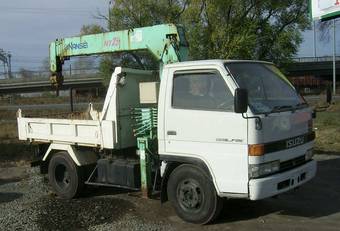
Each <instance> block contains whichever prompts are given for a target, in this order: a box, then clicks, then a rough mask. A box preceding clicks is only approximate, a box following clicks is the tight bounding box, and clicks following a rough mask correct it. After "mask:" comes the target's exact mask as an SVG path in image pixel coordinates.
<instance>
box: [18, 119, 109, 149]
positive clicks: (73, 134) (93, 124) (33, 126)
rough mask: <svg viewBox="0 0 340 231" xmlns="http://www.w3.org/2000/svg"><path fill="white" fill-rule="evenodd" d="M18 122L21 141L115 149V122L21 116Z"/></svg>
mask: <svg viewBox="0 0 340 231" xmlns="http://www.w3.org/2000/svg"><path fill="white" fill-rule="evenodd" d="M19 114H20V113H19ZM17 120H18V133H19V139H20V140H30V141H31V142H46V143H51V142H54V143H67V144H74V145H80V146H90V147H100V148H107V149H113V148H114V141H115V123H114V121H108V120H104V121H99V120H68V119H44V118H24V117H22V116H21V115H19V116H18V118H17Z"/></svg>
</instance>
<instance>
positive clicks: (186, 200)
mask: <svg viewBox="0 0 340 231" xmlns="http://www.w3.org/2000/svg"><path fill="white" fill-rule="evenodd" d="M203 199H204V194H203V191H202V189H201V187H200V185H199V183H198V182H197V181H195V180H193V179H187V180H184V181H182V182H181V183H180V184H179V185H178V188H177V200H178V202H179V205H180V206H181V208H182V209H183V210H185V211H187V212H197V211H199V210H200V209H201V208H202V203H203Z"/></svg>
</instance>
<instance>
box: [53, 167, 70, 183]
mask: <svg viewBox="0 0 340 231" xmlns="http://www.w3.org/2000/svg"><path fill="white" fill-rule="evenodd" d="M55 180H56V183H57V185H58V186H59V187H60V188H61V189H65V188H67V187H68V186H69V185H70V183H71V176H70V173H69V171H68V170H67V168H66V166H65V165H63V164H59V165H57V166H56V168H55Z"/></svg>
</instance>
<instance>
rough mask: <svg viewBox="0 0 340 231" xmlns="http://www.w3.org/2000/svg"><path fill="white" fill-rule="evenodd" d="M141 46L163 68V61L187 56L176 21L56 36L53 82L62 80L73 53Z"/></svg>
mask: <svg viewBox="0 0 340 231" xmlns="http://www.w3.org/2000/svg"><path fill="white" fill-rule="evenodd" d="M138 50H148V51H149V52H150V53H151V54H153V56H154V57H155V58H156V59H157V60H159V62H160V68H162V64H168V63H175V62H180V61H184V60H187V57H188V44H187V42H186V39H185V36H184V29H183V28H182V27H181V26H177V25H174V24H162V25H156V26H150V27H142V28H135V29H129V30H122V31H115V32H107V33H100V34H92V35H83V36H77V37H70V38H62V39H57V40H56V41H54V42H52V43H51V44H50V70H51V72H52V77H51V82H52V84H53V85H55V86H56V87H58V86H60V85H61V84H62V82H63V77H62V65H63V63H64V60H68V59H69V58H70V57H74V56H86V55H96V54H105V53H115V52H123V51H138Z"/></svg>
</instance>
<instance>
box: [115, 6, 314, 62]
mask: <svg viewBox="0 0 340 231" xmlns="http://www.w3.org/2000/svg"><path fill="white" fill-rule="evenodd" d="M307 8H308V6H307V1H305V0H289V1H273V0H261V1H259V0H191V1H185V0H160V1H156V0H141V1H134V0H116V1H115V3H114V5H113V8H112V11H111V16H110V21H111V23H110V25H112V29H113V30H121V29H128V28H134V27H142V26H150V25H155V24H159V23H181V24H183V25H184V26H185V28H186V29H187V38H188V41H189V44H190V55H191V57H192V58H193V59H210V58H222V59H227V58H233V59H262V60H270V61H274V62H276V63H282V62H286V61H289V60H290V59H291V58H292V56H293V55H294V54H296V52H297V50H298V47H299V45H300V43H301V42H302V37H301V31H303V30H305V29H307V28H308V27H309V26H310V25H309V20H308V15H307Z"/></svg>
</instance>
